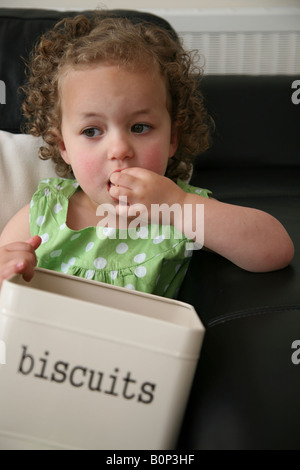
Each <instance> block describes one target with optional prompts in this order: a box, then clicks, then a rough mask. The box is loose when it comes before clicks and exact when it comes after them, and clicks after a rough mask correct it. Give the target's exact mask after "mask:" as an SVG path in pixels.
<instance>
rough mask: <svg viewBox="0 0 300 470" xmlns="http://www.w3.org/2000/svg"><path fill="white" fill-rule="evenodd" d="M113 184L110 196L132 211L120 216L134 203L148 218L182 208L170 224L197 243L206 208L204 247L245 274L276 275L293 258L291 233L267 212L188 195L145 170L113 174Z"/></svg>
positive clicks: (167, 181) (137, 169)
mask: <svg viewBox="0 0 300 470" xmlns="http://www.w3.org/2000/svg"><path fill="white" fill-rule="evenodd" d="M111 181H112V182H113V183H114V184H115V186H112V187H111V189H110V194H111V195H112V196H114V197H116V198H117V199H119V198H120V196H126V197H127V201H128V204H129V206H128V207H126V206H125V207H124V206H123V207H122V206H121V207H120V208H119V212H120V213H121V214H122V212H128V213H129V214H130V206H131V205H134V204H139V205H140V210H141V212H142V211H143V207H145V208H146V209H147V211H146V212H147V214H150V213H151V205H152V204H167V205H168V207H171V206H172V205H173V204H180V206H181V209H182V210H181V211H180V215H179V216H178V215H177V216H175V218H174V219H173V220H171V223H172V225H174V227H175V228H176V229H178V230H179V231H180V232H181V231H182V232H183V233H184V234H185V236H186V237H188V238H191V239H195V233H197V232H196V228H197V222H198V221H197V220H196V212H197V211H196V206H197V204H203V205H204V246H205V247H206V248H208V249H209V250H211V251H214V252H215V253H218V254H220V255H222V256H224V257H225V258H227V259H228V260H230V261H232V262H233V263H235V264H236V265H237V266H239V267H241V268H243V269H246V270H248V271H253V272H263V271H274V270H277V269H281V268H284V267H285V266H287V265H288V264H289V263H290V261H291V260H292V258H293V256H294V245H293V242H292V240H291V239H290V237H289V235H288V233H287V231H286V230H285V228H284V227H283V226H282V225H281V223H280V222H279V221H278V220H277V219H275V218H274V217H272V216H271V215H269V214H267V213H266V212H263V211H261V210H257V209H250V208H247V207H241V206H236V205H232V204H225V203H222V202H219V201H217V200H215V199H208V198H205V197H203V196H200V195H195V194H190V193H185V192H184V191H183V190H182V189H181V188H180V187H179V186H178V185H177V184H176V183H174V182H173V181H171V180H170V179H169V178H166V177H164V176H160V175H158V174H156V173H153V172H151V171H149V170H146V169H142V168H128V169H126V170H123V171H121V172H118V173H114V174H113V175H112V178H111ZM185 208H188V209H187V211H185ZM190 209H192V210H190ZM187 213H188V215H187ZM176 217H177V218H176ZM148 220H149V219H148ZM185 221H186V223H185ZM154 222H155V223H157V221H154ZM184 224H185V226H184ZM198 227H199V226H198ZM201 229H202V227H201ZM199 238H201V237H199Z"/></svg>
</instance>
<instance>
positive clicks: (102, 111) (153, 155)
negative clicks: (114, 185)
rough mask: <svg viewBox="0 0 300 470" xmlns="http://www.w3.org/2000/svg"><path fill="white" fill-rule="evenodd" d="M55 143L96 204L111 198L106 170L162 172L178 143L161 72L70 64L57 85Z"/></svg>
mask: <svg viewBox="0 0 300 470" xmlns="http://www.w3.org/2000/svg"><path fill="white" fill-rule="evenodd" d="M60 96H61V110H62V125H61V141H60V143H59V149H60V152H61V155H62V157H63V159H64V160H65V161H66V162H67V163H68V164H70V165H71V166H72V169H73V173H74V175H75V177H76V179H77V181H78V183H79V185H80V186H81V188H82V190H83V191H84V192H85V193H86V194H87V195H88V196H89V198H90V199H91V201H92V202H93V203H95V206H97V205H98V204H102V203H110V204H115V203H116V202H115V200H113V199H112V198H111V196H110V194H109V192H108V189H109V186H110V176H111V174H112V173H113V172H115V171H120V170H122V169H124V168H128V167H142V168H145V169H148V170H152V171H154V172H156V173H158V174H160V175H164V174H165V171H166V168H167V163H168V159H169V158H170V157H172V156H173V155H174V153H175V151H176V148H177V132H176V130H174V129H172V126H171V118H170V114H169V112H168V108H167V103H168V93H167V89H166V85H165V82H164V80H163V78H162V77H161V75H160V74H159V72H158V71H157V72H155V71H147V72H146V71H145V72H144V71H132V70H129V69H126V68H124V67H118V66H117V65H107V64H101V65H97V66H93V67H86V68H84V69H80V70H77V69H76V70H70V71H69V72H68V73H67V74H66V75H65V76H64V77H63V78H62V79H61V86H60Z"/></svg>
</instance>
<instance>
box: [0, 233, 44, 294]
mask: <svg viewBox="0 0 300 470" xmlns="http://www.w3.org/2000/svg"><path fill="white" fill-rule="evenodd" d="M41 241H42V240H41V238H40V237H38V236H34V237H31V238H30V239H29V240H27V241H26V242H14V243H9V244H8V245H3V246H1V247H0V288H1V285H2V282H3V281H4V280H5V279H8V278H9V277H10V276H12V275H13V274H17V273H20V274H22V275H23V278H24V280H25V281H30V280H31V279H32V277H33V274H34V267H35V266H36V255H35V250H36V249H37V248H38V247H39V246H40V244H41Z"/></svg>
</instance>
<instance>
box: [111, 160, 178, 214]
mask: <svg viewBox="0 0 300 470" xmlns="http://www.w3.org/2000/svg"><path fill="white" fill-rule="evenodd" d="M110 180H111V182H112V183H113V185H114V186H111V188H110V191H109V192H110V195H111V196H112V197H114V198H116V199H118V200H119V201H120V204H119V205H118V207H117V212H118V213H119V215H120V216H124V217H125V216H126V217H134V216H136V215H137V213H139V219H140V220H141V218H142V219H144V221H145V222H146V223H148V222H150V216H151V206H152V205H153V204H158V205H161V204H168V206H169V207H170V206H172V204H174V203H177V204H178V203H179V204H183V203H184V198H185V192H184V191H183V190H182V189H181V188H179V186H177V184H176V183H174V182H173V181H172V180H170V179H169V178H166V177H165V176H161V175H158V174H157V173H154V172H153V171H150V170H146V169H144V168H126V169H125V170H122V171H117V172H114V173H113V174H112V176H111V178H110ZM124 202H127V205H126V204H124ZM152 215H153V214H152ZM151 222H152V223H159V220H152V219H151Z"/></svg>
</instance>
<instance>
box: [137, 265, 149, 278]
mask: <svg viewBox="0 0 300 470" xmlns="http://www.w3.org/2000/svg"><path fill="white" fill-rule="evenodd" d="M146 273H147V269H146V268H145V266H138V267H137V268H135V270H134V274H135V275H136V276H137V277H144V276H146Z"/></svg>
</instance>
